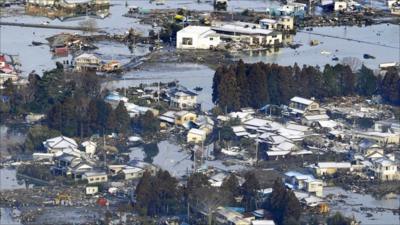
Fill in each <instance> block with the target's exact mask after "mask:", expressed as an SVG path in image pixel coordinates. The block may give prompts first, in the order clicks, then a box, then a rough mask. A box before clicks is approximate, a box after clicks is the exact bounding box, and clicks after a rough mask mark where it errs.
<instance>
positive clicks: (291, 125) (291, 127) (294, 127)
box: [286, 123, 310, 132]
mask: <svg viewBox="0 0 400 225" xmlns="http://www.w3.org/2000/svg"><path fill="white" fill-rule="evenodd" d="M286 128H287V129H289V130H295V131H302V132H305V131H308V130H309V129H310V128H309V127H307V126H303V125H298V124H295V123H289V124H287V125H286Z"/></svg>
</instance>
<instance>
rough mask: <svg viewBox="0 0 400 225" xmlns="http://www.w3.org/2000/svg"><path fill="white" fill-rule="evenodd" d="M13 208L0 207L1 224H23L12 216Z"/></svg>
mask: <svg viewBox="0 0 400 225" xmlns="http://www.w3.org/2000/svg"><path fill="white" fill-rule="evenodd" d="M11 212H12V210H11V209H10V208H0V215H1V216H0V224H1V225H3V224H4V225H21V224H22V223H20V222H18V221H17V220H16V219H14V218H13V217H12V216H11Z"/></svg>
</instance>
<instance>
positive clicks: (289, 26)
mask: <svg viewBox="0 0 400 225" xmlns="http://www.w3.org/2000/svg"><path fill="white" fill-rule="evenodd" d="M278 23H279V26H280V29H282V30H293V29H294V21H293V17H282V18H280V19H279V21H278Z"/></svg>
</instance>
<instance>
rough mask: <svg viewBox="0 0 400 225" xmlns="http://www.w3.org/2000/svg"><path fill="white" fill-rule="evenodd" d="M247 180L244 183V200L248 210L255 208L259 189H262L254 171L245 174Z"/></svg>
mask: <svg viewBox="0 0 400 225" xmlns="http://www.w3.org/2000/svg"><path fill="white" fill-rule="evenodd" d="M244 178H245V182H244V183H243V185H242V194H243V201H244V205H245V208H246V210H247V211H252V210H255V209H256V208H257V207H256V201H257V191H258V190H259V189H260V184H259V183H258V180H257V178H256V176H255V174H254V173H253V172H248V173H246V174H245V177H244Z"/></svg>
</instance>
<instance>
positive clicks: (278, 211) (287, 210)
mask: <svg viewBox="0 0 400 225" xmlns="http://www.w3.org/2000/svg"><path fill="white" fill-rule="evenodd" d="M266 206H267V209H268V210H269V211H271V213H272V215H273V217H274V220H275V222H276V223H277V224H278V225H281V224H285V222H286V223H289V222H292V221H293V220H298V219H299V218H300V215H301V206H300V202H299V201H298V199H297V198H296V196H295V195H294V193H293V192H292V191H290V190H287V189H286V187H285V185H284V184H283V183H282V181H281V180H280V179H278V180H276V181H275V182H274V185H273V188H272V193H271V196H270V198H269V200H268V203H267V204H266ZM291 218H292V219H291ZM290 224H291V223H290Z"/></svg>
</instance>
